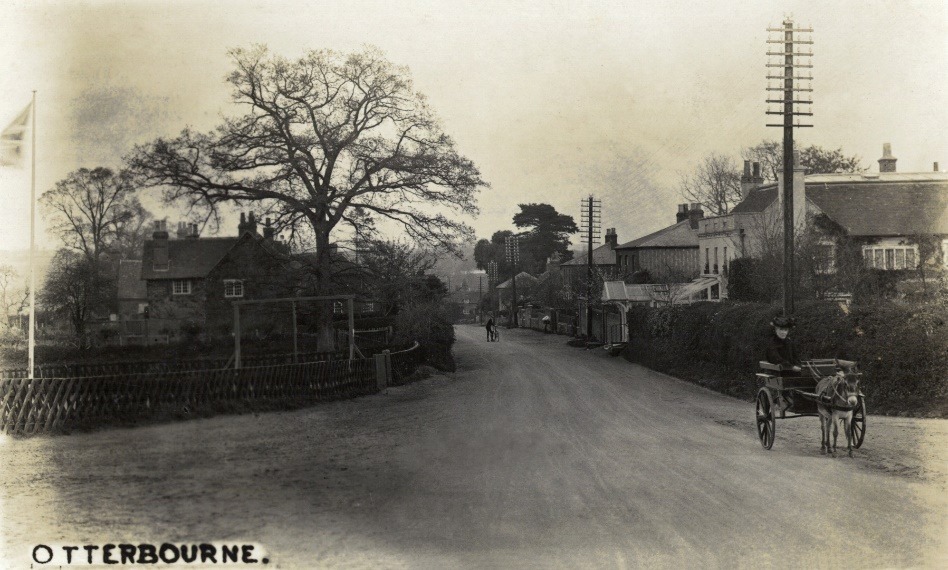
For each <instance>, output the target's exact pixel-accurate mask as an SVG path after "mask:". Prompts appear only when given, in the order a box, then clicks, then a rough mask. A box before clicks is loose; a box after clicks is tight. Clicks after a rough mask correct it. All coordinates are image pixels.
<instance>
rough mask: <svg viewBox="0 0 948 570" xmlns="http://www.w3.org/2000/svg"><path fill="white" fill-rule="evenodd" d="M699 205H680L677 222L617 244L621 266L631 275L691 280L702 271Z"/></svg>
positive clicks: (701, 212)
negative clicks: (640, 274)
mask: <svg viewBox="0 0 948 570" xmlns="http://www.w3.org/2000/svg"><path fill="white" fill-rule="evenodd" d="M703 218H704V211H703V210H702V209H701V206H700V205H699V204H691V205H690V206H689V205H688V204H679V205H678V212H677V214H676V215H675V223H674V224H673V225H670V226H667V227H664V228H662V229H660V230H658V231H656V232H653V233H650V234H648V235H646V236H642V237H640V238H638V239H635V240H632V241H630V242H627V243H624V244H622V245H620V246H618V247H616V248H615V249H616V255H617V257H618V265H619V268H620V269H621V270H622V272H623V273H625V274H627V275H631V274H634V273H637V272H640V271H647V272H648V274H649V276H650V277H651V278H652V279H658V280H662V281H668V280H673V281H676V280H677V281H681V280H684V281H687V280H690V279H692V278H693V277H696V276H697V274H698V223H699V221H700V220H701V219H703Z"/></svg>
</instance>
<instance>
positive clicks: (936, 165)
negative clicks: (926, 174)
mask: <svg viewBox="0 0 948 570" xmlns="http://www.w3.org/2000/svg"><path fill="white" fill-rule="evenodd" d="M935 172H938V163H937V162H936V163H935Z"/></svg>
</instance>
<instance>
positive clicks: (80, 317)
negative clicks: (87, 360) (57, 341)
mask: <svg viewBox="0 0 948 570" xmlns="http://www.w3.org/2000/svg"><path fill="white" fill-rule="evenodd" d="M113 294H114V283H112V282H111V280H110V279H109V275H108V273H106V272H105V271H103V270H102V268H98V267H96V266H94V265H93V262H92V261H90V260H89V259H87V258H86V257H85V256H84V255H82V254H80V253H77V252H75V251H72V250H70V249H65V248H64V249H60V250H59V251H57V252H56V255H55V256H54V257H53V260H52V262H51V263H50V267H49V273H47V275H46V282H45V283H44V285H43V289H42V291H40V302H41V303H42V305H43V307H44V308H45V309H46V310H48V311H50V312H51V313H53V314H55V315H58V316H59V317H61V318H63V319H64V320H66V321H68V322H69V323H70V325H72V328H73V332H74V333H75V336H76V342H77V344H78V346H79V347H80V348H88V347H89V345H90V339H89V335H88V334H87V333H88V330H87V329H88V325H89V321H90V320H91V319H92V316H93V313H95V312H96V311H99V310H104V309H106V308H107V307H108V304H109V302H110V301H111V299H112V295H113Z"/></svg>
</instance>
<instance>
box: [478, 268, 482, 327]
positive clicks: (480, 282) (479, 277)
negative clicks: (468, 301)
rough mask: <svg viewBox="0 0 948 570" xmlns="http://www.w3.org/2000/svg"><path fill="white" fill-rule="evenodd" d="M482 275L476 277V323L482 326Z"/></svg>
mask: <svg viewBox="0 0 948 570" xmlns="http://www.w3.org/2000/svg"><path fill="white" fill-rule="evenodd" d="M483 277H484V276H483V275H478V276H477V323H478V324H482V323H483V322H484V308H483V305H484V283H483V281H482V279H483Z"/></svg>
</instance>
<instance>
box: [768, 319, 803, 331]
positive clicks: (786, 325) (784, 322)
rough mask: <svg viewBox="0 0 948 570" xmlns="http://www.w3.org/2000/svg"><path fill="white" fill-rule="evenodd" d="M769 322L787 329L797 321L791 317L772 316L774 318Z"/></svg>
mask: <svg viewBox="0 0 948 570" xmlns="http://www.w3.org/2000/svg"><path fill="white" fill-rule="evenodd" d="M770 324H771V325H773V326H775V327H779V328H782V329H788V328H790V327H794V326H796V324H797V323H796V321H794V320H793V317H774V320H772V321H770Z"/></svg>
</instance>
